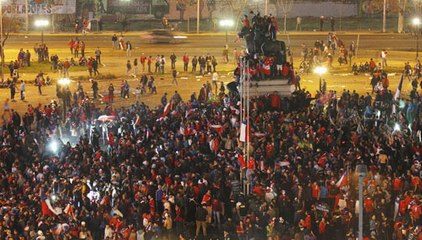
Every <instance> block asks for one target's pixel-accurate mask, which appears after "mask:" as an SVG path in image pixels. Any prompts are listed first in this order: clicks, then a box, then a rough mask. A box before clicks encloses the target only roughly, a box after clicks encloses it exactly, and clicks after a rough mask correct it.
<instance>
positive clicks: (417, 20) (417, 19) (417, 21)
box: [412, 17, 421, 26]
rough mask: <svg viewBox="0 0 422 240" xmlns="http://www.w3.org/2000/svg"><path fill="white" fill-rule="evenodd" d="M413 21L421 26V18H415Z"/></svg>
mask: <svg viewBox="0 0 422 240" xmlns="http://www.w3.org/2000/svg"><path fill="white" fill-rule="evenodd" d="M412 23H413V25H415V26H419V24H421V20H420V19H419V18H417V17H416V18H414V19H413V20H412Z"/></svg>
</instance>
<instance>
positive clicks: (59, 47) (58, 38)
mask: <svg viewBox="0 0 422 240" xmlns="http://www.w3.org/2000/svg"><path fill="white" fill-rule="evenodd" d="M143 34H145V33H144V32H140V33H132V32H130V33H128V34H127V36H125V40H130V41H131V42H132V44H133V46H134V50H133V53H132V58H130V60H131V61H132V60H133V58H134V57H138V58H139V57H140V55H141V53H145V55H146V56H148V55H151V56H153V57H155V56H156V55H157V54H160V55H161V54H164V55H165V57H166V58H169V56H170V55H171V54H172V53H175V54H176V55H177V56H178V59H177V62H176V66H177V68H176V69H177V70H178V71H179V73H180V74H179V75H178V77H179V78H180V81H179V85H178V86H172V85H171V76H170V75H169V74H170V69H169V68H167V69H166V72H167V74H166V75H164V76H161V75H158V77H157V81H156V84H157V89H158V92H159V94H157V95H145V96H142V97H141V99H142V101H144V102H145V103H147V104H151V105H152V106H154V105H156V104H158V103H159V99H160V98H161V94H162V93H164V92H168V93H171V92H173V91H174V90H179V92H180V93H181V95H182V97H184V98H187V97H189V96H190V94H191V93H192V92H195V91H196V92H198V91H199V88H200V87H201V86H202V84H204V83H206V81H207V80H208V81H210V80H211V76H204V77H202V78H197V77H196V75H194V74H190V73H184V72H183V71H181V70H183V63H182V56H183V54H184V53H188V54H189V56H190V57H191V58H192V57H193V56H195V55H198V56H199V55H206V54H208V53H209V54H211V55H214V56H216V57H217V59H218V61H219V62H220V64H219V65H218V69H219V71H220V69H221V70H222V72H224V74H221V75H222V76H221V80H222V81H224V82H225V83H228V82H230V81H232V77H233V75H232V72H233V70H234V68H235V65H234V64H233V62H232V60H233V49H234V48H237V49H241V48H242V46H243V41H240V42H239V43H236V44H235V43H234V39H235V36H234V35H232V34H231V35H230V36H229V39H230V41H229V47H230V56H229V58H230V59H231V64H224V63H222V51H223V47H224V44H225V36H224V34H222V33H221V34H220V33H217V34H203V35H199V36H198V35H187V36H188V38H187V39H180V40H177V42H176V43H174V44H153V43H150V41H149V40H147V39H144V38H141V37H140V36H141V35H143ZM181 35H184V34H183V33H181ZM76 36H78V37H79V38H80V40H83V41H85V44H86V49H87V50H86V55H87V56H94V51H95V49H96V47H97V46H99V47H100V48H101V49H102V51H103V55H102V58H103V63H104V64H105V67H101V66H100V73H101V74H102V75H107V74H113V75H115V76H116V77H117V78H116V79H113V80H100V81H99V86H100V92H102V93H103V94H104V93H105V92H106V89H105V88H106V86H108V84H109V83H110V82H113V83H114V84H117V85H120V82H121V80H124V79H128V80H129V82H130V83H131V84H130V85H131V87H132V88H135V87H136V86H137V84H138V81H137V80H136V79H134V78H132V77H129V78H127V77H126V66H125V64H126V61H127V58H126V52H125V51H119V50H114V51H113V50H112V48H111V45H112V44H111V43H112V42H111V36H112V33H109V34H105V33H102V34H88V35H86V36H83V35H73V34H72V35H66V36H64V35H62V34H60V35H54V34H53V35H50V34H48V35H47V34H46V35H45V36H44V41H45V43H46V44H47V46H48V47H49V51H50V55H51V54H58V56H59V58H60V59H65V58H68V59H70V58H71V57H72V55H71V54H70V51H69V49H68V47H67V44H68V41H69V40H70V38H74V37H76ZM339 37H340V39H341V40H342V41H343V42H345V43H346V44H348V43H350V42H351V41H355V42H356V39H357V35H356V33H348V34H345V35H342V34H339ZM279 38H281V39H282V40H284V41H286V43H287V44H288V42H287V39H286V38H287V37H286V36H285V35H279ZM289 38H290V44H291V45H290V46H291V48H292V51H293V57H294V61H295V65H296V66H297V65H299V63H300V62H299V61H300V51H301V44H302V43H305V44H306V45H307V46H313V44H314V42H315V40H326V38H327V35H326V34H323V35H321V34H319V33H292V34H291V35H290V36H289ZM39 41H40V36H39V35H37V34H30V35H29V37H28V38H25V37H24V35H20V36H13V37H11V39H10V40H8V42H7V43H6V63H8V62H9V60H12V59H13V56H16V55H17V53H18V49H19V48H20V47H23V46H26V47H24V49H29V50H30V51H32V47H33V45H34V43H36V42H39ZM414 42H415V38H414V36H411V35H399V34H375V33H372V34H370V33H363V34H362V35H361V36H360V43H359V51H358V60H355V59H353V60H352V61H353V62H357V63H360V62H366V61H368V60H369V58H371V57H372V58H374V59H377V58H378V56H377V53H378V51H379V50H380V49H383V48H385V49H388V50H389V63H390V67H391V68H390V69H391V72H393V73H396V76H392V77H391V78H390V82H391V86H392V88H393V89H394V88H395V87H396V86H397V84H398V81H399V79H400V72H401V71H402V69H403V67H404V64H403V63H404V62H405V61H410V62H414V50H415V46H414ZM32 58H33V61H34V60H36V56H35V54H33V55H32ZM168 60H169V59H168ZM49 66H50V65H49V63H46V64H45V67H38V68H37V67H31V68H29V69H24V70H22V71H21V72H24V73H22V74H21V77H22V78H23V79H25V80H29V81H33V79H34V78H35V75H36V74H37V73H38V72H39V69H40V68H41V69H49ZM333 66H334V68H333V72H334V73H333V74H331V73H330V72H329V73H327V74H326V75H325V76H324V78H325V79H326V80H327V87H328V89H333V90H337V91H342V90H343V89H344V88H347V89H350V90H357V91H358V92H359V93H361V94H363V93H365V92H367V91H369V90H370V89H371V86H370V81H369V76H367V75H366V76H365V75H363V74H360V75H358V76H352V74H351V67H350V66H342V67H339V65H338V63H337V62H336V61H334V64H333ZM6 67H7V66H6ZM140 72H141V71H140ZM46 73H47V74H48V75H49V76H51V78H52V79H53V80H57V79H58V73H56V74H55V73H51V72H50V71H47V72H46ZM226 74H227V75H226ZM70 76H71V77H70V78H71V80H72V83H71V84H70V87H71V89H75V88H76V83H77V80H78V78H79V76H84V77H85V78H87V76H88V71H87V70H86V68H79V69H78V70H76V71H74V70H72V69H71V70H70ZM6 77H7V75H6ZM138 77H139V76H138ZM94 79H95V78H94ZM302 79H303V80H302V86H303V87H306V89H308V90H309V91H310V92H311V93H314V92H315V90H317V89H318V83H317V80H318V76H317V75H315V74H312V73H311V74H309V75H303V76H302ZM82 84H83V85H84V88H85V89H87V91H90V89H89V88H90V84H89V82H88V81H87V80H85V81H82ZM404 89H405V91H410V90H411V86H409V85H407V84H405V85H404ZM28 91H29V94H28V101H29V102H41V103H46V102H49V101H50V100H51V99H52V98H56V96H55V87H54V86H50V87H45V91H44V93H45V94H44V95H43V96H42V97H39V96H38V95H37V94H31V93H36V91H37V90H36V88H35V87H33V88H32V87H31V86H28ZM8 95H9V91H8V90H6V89H4V90H0V96H2V97H7V96H8ZM128 103H130V101H126V103H124V104H123V105H125V104H126V105H127V104H128ZM119 104H120V103H119ZM20 105H22V104H20V103H19V102H16V103H11V106H12V107H13V108H16V109H18V110H20V109H21V108H20V107H21V106H20ZM23 110H26V107H25V106H24V108H23Z"/></svg>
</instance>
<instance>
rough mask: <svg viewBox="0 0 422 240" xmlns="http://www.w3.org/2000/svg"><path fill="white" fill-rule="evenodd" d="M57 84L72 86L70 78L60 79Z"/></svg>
mask: <svg viewBox="0 0 422 240" xmlns="http://www.w3.org/2000/svg"><path fill="white" fill-rule="evenodd" d="M57 83H58V84H59V85H61V86H68V85H69V84H70V79H69V78H60V79H59V80H58V81H57Z"/></svg>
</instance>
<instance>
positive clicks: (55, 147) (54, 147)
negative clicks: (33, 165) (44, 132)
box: [48, 140, 59, 153]
mask: <svg viewBox="0 0 422 240" xmlns="http://www.w3.org/2000/svg"><path fill="white" fill-rule="evenodd" d="M48 148H49V150H50V151H52V152H53V153H57V151H58V150H59V143H58V142H57V141H56V140H53V141H51V142H50V144H49V145H48Z"/></svg>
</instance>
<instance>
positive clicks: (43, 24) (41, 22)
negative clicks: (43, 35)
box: [34, 19, 50, 27]
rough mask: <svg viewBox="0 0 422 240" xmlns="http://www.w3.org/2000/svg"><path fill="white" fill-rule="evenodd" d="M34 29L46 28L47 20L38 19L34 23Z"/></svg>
mask: <svg viewBox="0 0 422 240" xmlns="http://www.w3.org/2000/svg"><path fill="white" fill-rule="evenodd" d="M34 24H35V26H36V27H47V26H48V25H49V24H50V22H49V21H48V20H47V19H38V20H35V22H34Z"/></svg>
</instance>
